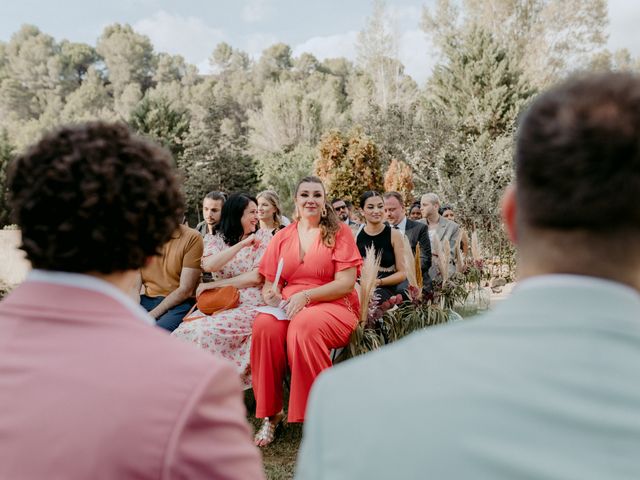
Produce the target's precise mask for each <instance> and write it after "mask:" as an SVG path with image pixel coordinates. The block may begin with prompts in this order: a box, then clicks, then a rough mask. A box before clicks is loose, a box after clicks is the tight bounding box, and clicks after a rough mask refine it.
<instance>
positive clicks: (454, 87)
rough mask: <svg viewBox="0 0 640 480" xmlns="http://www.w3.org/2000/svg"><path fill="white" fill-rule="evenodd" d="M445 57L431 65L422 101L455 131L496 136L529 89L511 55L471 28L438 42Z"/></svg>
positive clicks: (508, 123)
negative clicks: (425, 100) (431, 68)
mask: <svg viewBox="0 0 640 480" xmlns="http://www.w3.org/2000/svg"><path fill="white" fill-rule="evenodd" d="M443 49H444V54H445V58H446V61H445V62H444V63H441V64H439V65H437V66H436V67H435V69H434V72H433V76H432V77H431V79H430V81H429V84H428V87H427V101H428V102H429V104H430V107H431V109H433V110H434V111H435V112H436V113H437V114H439V115H442V116H444V117H445V118H448V119H449V120H450V121H451V123H452V126H453V131H454V132H456V134H458V135H460V136H462V137H463V138H466V137H468V136H473V137H478V136H480V135H488V136H489V137H491V138H496V137H497V136H499V135H501V134H502V133H504V132H505V131H507V130H508V129H509V128H511V127H512V125H513V123H514V121H515V118H516V116H517V115H518V113H519V111H520V110H521V108H522V107H523V105H524V104H525V103H526V102H527V100H528V99H529V98H530V97H531V95H532V94H533V92H534V90H533V89H532V88H531V86H530V85H529V83H528V82H527V81H526V80H525V77H524V75H523V74H522V71H521V70H520V68H519V67H518V65H517V62H516V61H514V56H513V54H512V52H510V51H509V50H508V49H507V48H505V47H503V46H501V45H500V44H499V43H498V42H497V41H496V40H495V39H494V37H493V35H492V34H491V33H489V32H488V31H486V30H484V29H482V28H480V27H473V28H472V29H470V30H469V31H468V32H467V33H465V35H463V36H462V37H457V36H456V37H450V38H449V42H448V43H447V44H444V45H443Z"/></svg>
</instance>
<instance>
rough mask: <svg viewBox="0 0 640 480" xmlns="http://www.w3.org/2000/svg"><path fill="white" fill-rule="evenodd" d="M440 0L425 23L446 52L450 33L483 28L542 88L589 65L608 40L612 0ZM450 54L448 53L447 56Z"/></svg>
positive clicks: (425, 12) (426, 13)
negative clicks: (571, 71) (569, 71)
mask: <svg viewBox="0 0 640 480" xmlns="http://www.w3.org/2000/svg"><path fill="white" fill-rule="evenodd" d="M459 4H460V2H457V1H455V0H438V2H437V4H436V7H435V8H428V7H425V8H424V10H423V18H422V27H423V29H424V30H425V32H426V33H427V34H428V35H429V36H430V38H431V39H432V41H433V44H434V45H435V46H436V48H438V49H439V50H440V52H441V53H445V50H446V48H447V47H446V46H447V44H449V43H450V39H451V37H456V36H460V35H462V34H464V33H465V32H466V31H468V30H469V29H471V28H474V27H480V28H482V29H483V30H486V31H487V32H490V33H491V34H492V35H493V36H494V37H495V39H496V40H497V41H498V42H499V43H501V44H502V45H508V46H509V47H510V48H511V49H512V50H513V53H514V59H515V60H516V62H517V63H518V66H519V67H520V68H522V70H523V72H524V74H525V75H526V77H527V78H528V79H529V81H531V82H532V83H533V84H534V85H535V86H537V87H544V86H547V85H549V84H550V83H552V82H554V81H557V80H558V79H559V78H560V77H561V76H562V75H564V74H566V73H567V71H568V70H573V69H576V68H583V67H586V66H587V65H588V64H589V61H590V58H591V56H592V54H593V53H594V52H596V51H598V50H600V49H601V48H602V47H603V46H604V44H605V43H606V40H607V35H606V27H607V24H608V19H607V0H493V1H491V2H487V1H485V0H463V1H462V2H461V4H462V8H459V6H458V5H459ZM445 55H446V54H445Z"/></svg>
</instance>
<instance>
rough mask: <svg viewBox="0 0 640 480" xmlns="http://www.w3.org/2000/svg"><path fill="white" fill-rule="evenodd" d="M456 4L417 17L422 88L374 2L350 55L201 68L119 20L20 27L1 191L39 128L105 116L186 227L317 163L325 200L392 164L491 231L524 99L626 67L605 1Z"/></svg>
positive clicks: (220, 48) (275, 49)
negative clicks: (154, 148)
mask: <svg viewBox="0 0 640 480" xmlns="http://www.w3.org/2000/svg"><path fill="white" fill-rule="evenodd" d="M459 3H460V2H455V1H454V0H440V1H439V2H437V4H436V6H435V7H434V8H427V7H425V9H424V11H423V17H422V20H421V27H422V28H423V30H424V32H425V35H427V37H428V39H429V40H430V42H431V44H432V46H433V48H434V51H435V53H437V54H438V58H439V60H438V64H437V65H436V67H435V68H434V69H433V72H432V75H431V77H430V78H429V79H428V80H427V82H426V83H425V84H424V85H421V86H419V85H418V84H417V83H416V82H415V81H414V80H413V79H412V78H411V77H410V76H409V75H407V74H406V73H405V72H404V66H403V65H402V63H401V62H400V60H399V34H400V32H398V31H396V30H394V28H393V25H392V23H393V22H392V21H391V20H392V14H391V12H390V10H389V9H387V7H386V6H385V5H384V3H382V2H380V1H374V4H373V9H372V13H371V15H370V17H369V18H368V19H367V20H366V22H365V26H364V28H363V30H362V31H361V32H360V34H359V37H358V41H357V45H356V47H357V59H356V61H354V62H352V61H349V60H346V59H344V58H330V59H325V60H319V59H317V58H315V57H314V56H313V55H311V54H309V53H302V54H300V55H299V56H297V57H296V56H294V55H293V53H292V49H291V47H290V46H288V45H285V44H282V43H279V44H275V45H271V46H268V47H267V48H265V50H264V51H263V52H262V55H261V56H260V57H259V58H255V59H254V58H250V57H249V55H248V54H247V53H246V52H243V51H241V50H239V49H237V48H234V47H232V46H231V45H228V44H226V43H220V44H218V45H212V46H211V51H212V54H211V57H210V59H209V63H210V66H211V68H212V70H213V72H214V73H212V74H209V75H203V74H200V73H199V72H198V70H197V68H196V67H195V66H194V65H190V64H189V63H187V62H186V61H185V60H184V58H182V57H181V56H179V55H169V54H167V53H162V52H156V51H154V48H153V45H152V44H151V41H150V40H149V38H148V37H146V36H144V35H141V34H139V33H137V32H136V31H134V30H133V29H132V28H131V27H130V26H129V25H121V24H114V25H110V26H107V27H106V28H105V29H104V31H103V32H102V35H101V36H100V37H99V38H98V40H97V42H96V45H95V46H93V45H87V44H83V43H75V42H70V41H67V40H60V41H58V40H56V39H54V38H53V37H52V36H50V35H48V34H47V33H45V32H42V31H40V30H39V29H38V28H37V27H36V26H33V25H25V26H23V27H22V28H21V29H20V30H19V31H17V32H15V33H14V35H13V36H12V37H11V39H10V40H9V41H8V42H0V133H1V135H0V189H1V190H2V192H4V169H5V167H6V164H7V162H8V161H9V159H10V158H11V157H12V156H13V155H15V154H16V153H19V152H21V151H23V150H24V149H25V148H26V147H27V146H28V145H29V144H30V143H32V142H33V141H35V140H36V139H37V138H39V136H40V135H41V134H42V133H43V132H45V131H47V130H49V129H51V128H55V127H56V126H58V125H60V124H64V123H69V122H81V121H86V120H91V119H104V120H108V121H123V122H127V123H128V124H129V125H131V127H132V128H134V129H135V130H137V131H138V132H140V133H141V134H143V135H146V136H149V137H150V138H152V139H155V140H157V141H158V142H160V143H161V144H163V145H164V146H165V147H166V148H168V149H169V150H170V151H171V152H172V154H173V156H174V159H175V162H176V166H177V167H178V169H179V170H180V173H181V174H182V175H183V177H184V188H185V193H186V196H187V200H188V207H189V211H190V213H191V218H192V219H193V220H194V221H195V220H197V217H198V216H199V204H200V201H201V198H202V197H203V196H204V194H205V193H206V192H208V191H210V190H214V189H216V190H226V191H237V190H246V191H252V192H254V193H255V192H256V191H257V190H259V189H261V188H273V189H275V190H277V191H278V192H279V193H280V195H281V197H282V200H283V203H284V207H285V208H284V210H285V212H288V213H291V208H292V189H293V186H294V185H295V184H296V182H297V180H298V179H299V178H300V177H301V176H303V175H307V174H311V173H313V172H314V171H317V172H318V173H319V174H320V175H321V176H323V177H324V178H325V179H326V180H327V182H328V187H329V191H330V193H331V194H332V195H339V196H344V197H347V198H352V199H354V200H355V199H357V197H358V196H359V194H360V193H361V192H362V191H363V190H367V189H372V188H373V189H383V181H382V179H383V178H384V175H385V172H386V171H387V169H388V167H389V165H390V164H391V163H392V162H393V164H394V169H395V170H394V171H400V170H398V167H397V165H399V163H398V162H402V163H400V164H406V165H408V166H409V167H410V175H411V176H412V177H413V178H411V179H407V178H404V179H403V180H402V182H401V183H402V185H407V187H406V189H407V190H408V189H409V188H411V186H413V188H414V191H413V192H409V191H407V192H406V193H407V195H408V196H411V195H416V196H419V195H420V194H421V193H425V192H427V191H433V192H436V193H438V194H439V195H440V196H441V197H442V198H443V200H444V201H446V202H447V203H452V204H454V205H455V207H456V208H457V210H458V216H459V218H460V219H461V220H462V221H463V222H464V223H467V224H468V226H470V227H473V226H474V225H476V226H478V227H482V228H485V229H489V230H496V231H497V230H498V229H497V228H496V226H497V225H498V224H499V221H498V218H497V203H498V201H497V200H498V198H499V197H500V195H501V193H502V191H503V189H504V187H505V186H506V185H507V184H508V183H509V182H510V181H511V179H512V169H511V149H512V138H513V132H514V129H515V122H516V119H517V117H518V115H519V113H520V112H521V111H522V110H523V108H525V107H526V105H527V103H528V102H529V101H530V99H531V98H532V96H533V95H534V94H535V93H536V92H537V91H539V90H540V89H541V88H544V87H546V86H547V85H549V84H550V83H551V82H553V81H556V80H558V79H559V78H562V77H563V76H565V75H567V74H568V73H570V70H571V69H572V68H575V67H580V68H584V67H591V68H598V69H634V68H637V67H638V62H637V60H636V59H633V58H632V57H631V56H630V55H629V53H628V52H626V51H624V50H623V51H617V52H608V51H606V50H604V48H603V45H604V41H605V39H606V34H605V30H606V26H607V18H606V0H562V1H561V0H498V1H497V2H491V3H492V5H493V6H492V7H491V8H489V6H488V2H483V1H481V0H465V1H464V2H462V3H461V4H459ZM426 61H427V59H426V56H425V62H426ZM403 172H405V173H403V175H405V177H406V169H404V170H403ZM390 175H393V173H391V174H390ZM387 180H388V182H389V183H390V184H393V182H392V181H391V180H390V179H389V176H387ZM6 222H7V207H6V203H5V197H4V194H2V195H0V223H6ZM497 235H498V236H499V235H500V234H497ZM496 238H498V237H496Z"/></svg>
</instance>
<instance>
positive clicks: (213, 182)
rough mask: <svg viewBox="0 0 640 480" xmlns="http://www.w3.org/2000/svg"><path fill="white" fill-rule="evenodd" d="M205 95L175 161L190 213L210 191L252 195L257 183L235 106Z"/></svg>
mask: <svg viewBox="0 0 640 480" xmlns="http://www.w3.org/2000/svg"><path fill="white" fill-rule="evenodd" d="M208 93H209V97H208V98H205V99H204V100H205V103H204V104H203V105H201V106H200V108H199V109H197V115H194V116H193V117H192V121H191V128H190V130H189V133H188V135H187V137H186V139H185V142H184V147H185V148H184V152H183V153H182V155H180V157H179V158H178V167H179V169H180V171H181V172H182V174H183V176H184V189H185V194H186V197H187V205H188V208H189V210H190V211H191V212H197V211H198V210H199V208H200V203H201V202H202V197H204V195H205V194H206V193H207V192H209V191H211V190H222V191H226V192H234V191H253V190H254V188H255V187H256V186H257V183H258V177H257V173H256V167H255V164H254V161H253V159H252V158H251V157H250V156H249V155H248V154H247V134H246V131H245V129H246V127H245V126H244V122H243V121H242V118H241V117H239V116H238V115H239V113H240V112H239V109H238V105H237V103H236V102H235V101H234V100H233V99H232V98H229V97H226V96H224V95H223V96H222V97H218V98H216V96H215V91H209V92H208Z"/></svg>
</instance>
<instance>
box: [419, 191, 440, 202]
mask: <svg viewBox="0 0 640 480" xmlns="http://www.w3.org/2000/svg"><path fill="white" fill-rule="evenodd" d="M425 201H426V202H429V203H432V204H434V205H440V199H439V198H438V195H436V194H435V193H425V194H424V195H422V198H420V202H425Z"/></svg>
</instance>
